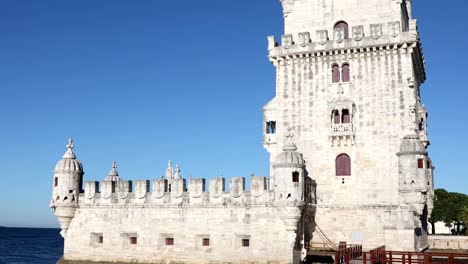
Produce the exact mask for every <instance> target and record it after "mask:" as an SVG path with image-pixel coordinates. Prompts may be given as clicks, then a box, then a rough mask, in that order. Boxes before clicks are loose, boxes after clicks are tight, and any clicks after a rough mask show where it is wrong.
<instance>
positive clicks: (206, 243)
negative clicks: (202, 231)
mask: <svg viewBox="0 0 468 264" xmlns="http://www.w3.org/2000/svg"><path fill="white" fill-rule="evenodd" d="M202 245H203V246H204V247H209V246H210V239H209V238H204V239H203V240H202Z"/></svg>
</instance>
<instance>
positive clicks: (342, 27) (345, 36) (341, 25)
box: [334, 21, 349, 39]
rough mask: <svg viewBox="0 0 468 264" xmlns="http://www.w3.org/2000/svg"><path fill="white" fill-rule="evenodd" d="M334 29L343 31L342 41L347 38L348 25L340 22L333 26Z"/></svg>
mask: <svg viewBox="0 0 468 264" xmlns="http://www.w3.org/2000/svg"><path fill="white" fill-rule="evenodd" d="M334 28H335V29H343V32H344V35H343V38H344V39H348V38H349V27H348V24H347V23H346V22H344V21H340V22H338V23H336V24H335V27H334Z"/></svg>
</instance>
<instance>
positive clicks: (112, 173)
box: [105, 161, 122, 181]
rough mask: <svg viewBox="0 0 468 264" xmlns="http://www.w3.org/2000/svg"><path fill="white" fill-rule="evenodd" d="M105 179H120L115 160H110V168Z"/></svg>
mask: <svg viewBox="0 0 468 264" xmlns="http://www.w3.org/2000/svg"><path fill="white" fill-rule="evenodd" d="M105 180H106V181H121V180H122V178H120V177H119V172H118V171H117V162H115V161H113V162H112V169H111V170H110V171H109V174H108V175H107V177H106V179H105Z"/></svg>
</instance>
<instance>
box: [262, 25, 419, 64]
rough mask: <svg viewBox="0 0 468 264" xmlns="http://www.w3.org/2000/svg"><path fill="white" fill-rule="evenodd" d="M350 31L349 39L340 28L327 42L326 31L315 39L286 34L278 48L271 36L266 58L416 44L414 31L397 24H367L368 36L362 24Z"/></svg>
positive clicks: (299, 34) (302, 34) (416, 37)
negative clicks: (404, 30) (403, 28)
mask: <svg viewBox="0 0 468 264" xmlns="http://www.w3.org/2000/svg"><path fill="white" fill-rule="evenodd" d="M412 25H413V26H414V27H416V22H415V21H414V22H413V23H412ZM351 29H352V30H351V32H350V36H349V38H345V36H346V35H345V32H344V29H342V28H336V29H334V30H333V39H329V37H328V30H317V31H316V39H312V38H310V33H309V32H300V33H297V35H293V34H286V35H283V36H282V37H281V39H282V43H281V45H278V44H277V43H276V41H275V38H274V36H270V37H268V43H269V44H268V51H269V53H270V57H278V56H294V55H300V54H301V53H307V54H309V53H310V54H320V52H321V51H334V50H348V51H345V52H346V53H351V52H353V53H354V52H355V50H356V49H362V48H372V47H378V48H384V47H385V46H389V45H392V46H394V45H398V44H403V43H415V42H418V36H417V34H414V31H412V30H410V31H408V32H403V31H402V28H401V22H400V21H390V22H387V23H378V24H371V25H369V26H368V33H366V30H365V27H364V26H363V25H357V26H353V27H352V28H351ZM295 39H297V41H295ZM387 48H388V47H387ZM353 50H354V51H353ZM281 54H284V55H281Z"/></svg>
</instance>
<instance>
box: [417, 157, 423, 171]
mask: <svg viewBox="0 0 468 264" xmlns="http://www.w3.org/2000/svg"><path fill="white" fill-rule="evenodd" d="M418 168H419V169H424V160H423V159H418Z"/></svg>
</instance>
